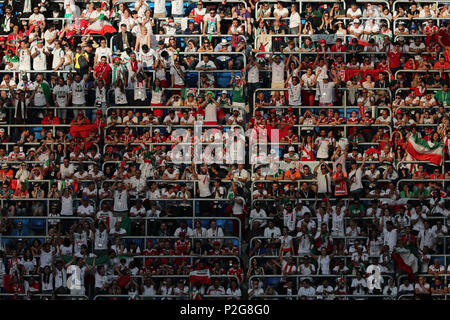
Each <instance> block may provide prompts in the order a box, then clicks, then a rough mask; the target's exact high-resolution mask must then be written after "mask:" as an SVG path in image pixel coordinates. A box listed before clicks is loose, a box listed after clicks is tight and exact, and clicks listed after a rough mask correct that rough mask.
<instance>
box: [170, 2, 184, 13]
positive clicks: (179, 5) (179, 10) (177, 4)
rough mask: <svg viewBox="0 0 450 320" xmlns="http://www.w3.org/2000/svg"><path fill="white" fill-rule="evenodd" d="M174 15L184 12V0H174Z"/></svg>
mask: <svg viewBox="0 0 450 320" xmlns="http://www.w3.org/2000/svg"><path fill="white" fill-rule="evenodd" d="M171 2H172V15H181V14H183V5H184V3H183V0H172V1H171Z"/></svg>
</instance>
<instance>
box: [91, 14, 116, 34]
mask: <svg viewBox="0 0 450 320" xmlns="http://www.w3.org/2000/svg"><path fill="white" fill-rule="evenodd" d="M116 32H117V30H116V28H114V27H113V26H112V24H111V23H110V22H109V21H108V20H106V17H105V14H104V13H102V14H100V16H99V17H98V18H97V20H96V21H94V22H93V23H92V24H90V25H89V27H87V28H86V30H84V34H101V35H105V34H107V33H116Z"/></svg>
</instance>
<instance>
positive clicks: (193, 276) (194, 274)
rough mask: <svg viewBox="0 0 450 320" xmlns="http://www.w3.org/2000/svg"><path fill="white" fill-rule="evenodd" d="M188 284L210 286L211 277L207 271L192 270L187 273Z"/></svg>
mask: <svg viewBox="0 0 450 320" xmlns="http://www.w3.org/2000/svg"><path fill="white" fill-rule="evenodd" d="M189 282H190V283H203V284H210V283H211V275H210V273H209V269H205V270H194V271H191V272H189Z"/></svg>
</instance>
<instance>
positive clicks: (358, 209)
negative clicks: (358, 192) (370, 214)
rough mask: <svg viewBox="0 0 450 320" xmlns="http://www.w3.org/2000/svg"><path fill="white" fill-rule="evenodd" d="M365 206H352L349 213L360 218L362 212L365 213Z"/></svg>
mask: <svg viewBox="0 0 450 320" xmlns="http://www.w3.org/2000/svg"><path fill="white" fill-rule="evenodd" d="M364 209H365V207H364V205H363V204H362V203H360V204H358V205H356V204H351V205H350V206H349V207H348V211H350V212H351V213H352V215H354V216H359V215H360V214H361V212H364Z"/></svg>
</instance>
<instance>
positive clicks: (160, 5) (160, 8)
mask: <svg viewBox="0 0 450 320" xmlns="http://www.w3.org/2000/svg"><path fill="white" fill-rule="evenodd" d="M154 2H155V8H154V14H161V13H166V0H154Z"/></svg>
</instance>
